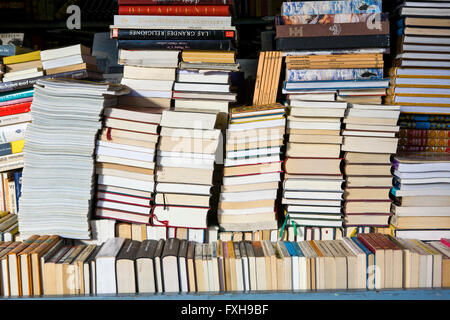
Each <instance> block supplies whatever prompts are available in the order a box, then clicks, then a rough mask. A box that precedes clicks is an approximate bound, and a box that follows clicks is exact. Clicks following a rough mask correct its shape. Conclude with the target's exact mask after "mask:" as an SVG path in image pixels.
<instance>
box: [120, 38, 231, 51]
mask: <svg viewBox="0 0 450 320" xmlns="http://www.w3.org/2000/svg"><path fill="white" fill-rule="evenodd" d="M117 42H118V47H119V49H127V50H137V49H165V50H184V49H191V50H231V49H232V44H231V40H118V41H117Z"/></svg>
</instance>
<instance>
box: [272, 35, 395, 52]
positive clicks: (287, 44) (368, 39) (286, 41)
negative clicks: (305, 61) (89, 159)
mask: <svg viewBox="0 0 450 320" xmlns="http://www.w3.org/2000/svg"><path fill="white" fill-rule="evenodd" d="M389 39H390V37H389V35H363V36H336V37H303V38H279V39H277V40H276V44H277V50H312V49H314V50H320V49H355V48H386V47H389V45H390V42H389Z"/></svg>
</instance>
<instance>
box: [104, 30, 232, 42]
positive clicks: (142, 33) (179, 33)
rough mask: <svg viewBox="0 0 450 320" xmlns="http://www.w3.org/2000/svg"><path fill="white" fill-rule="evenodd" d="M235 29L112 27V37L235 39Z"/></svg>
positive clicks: (121, 38) (135, 38) (137, 38)
mask: <svg viewBox="0 0 450 320" xmlns="http://www.w3.org/2000/svg"><path fill="white" fill-rule="evenodd" d="M235 36H236V32H235V30H233V29H232V28H229V30H189V29H163V28H161V29H118V28H115V29H112V30H111V37H112V38H117V39H119V40H233V39H234V38H235Z"/></svg>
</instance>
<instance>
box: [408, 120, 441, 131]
mask: <svg viewBox="0 0 450 320" xmlns="http://www.w3.org/2000/svg"><path fill="white" fill-rule="evenodd" d="M399 125H400V128H402V129H425V130H429V129H431V130H450V122H448V123H447V122H422V121H418V122H415V121H400V122H399Z"/></svg>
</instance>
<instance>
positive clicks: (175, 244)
mask: <svg viewBox="0 0 450 320" xmlns="http://www.w3.org/2000/svg"><path fill="white" fill-rule="evenodd" d="M179 247H180V239H177V238H170V239H169V240H167V241H166V245H165V246H164V250H163V253H162V256H161V258H165V257H169V256H172V257H177V256H178V248H179Z"/></svg>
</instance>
